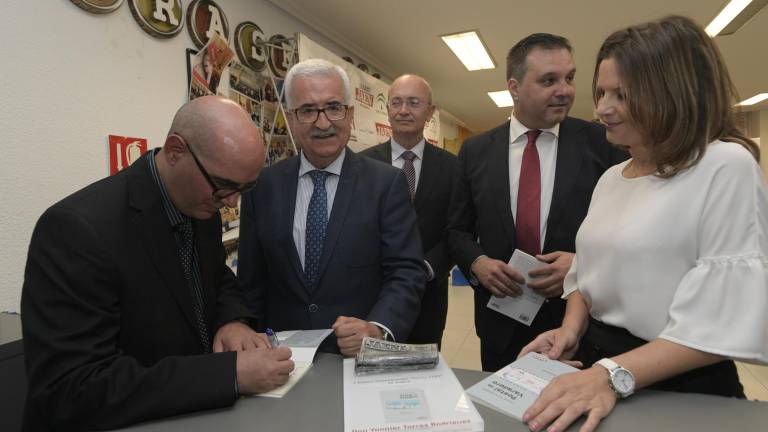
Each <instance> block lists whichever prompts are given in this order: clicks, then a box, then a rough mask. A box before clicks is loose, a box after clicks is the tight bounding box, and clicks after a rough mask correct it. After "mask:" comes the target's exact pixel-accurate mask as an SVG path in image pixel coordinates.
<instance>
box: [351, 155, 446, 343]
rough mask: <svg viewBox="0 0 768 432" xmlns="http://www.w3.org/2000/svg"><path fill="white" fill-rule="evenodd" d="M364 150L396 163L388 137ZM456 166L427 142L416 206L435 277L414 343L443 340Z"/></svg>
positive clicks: (423, 301) (412, 338)
mask: <svg viewBox="0 0 768 432" xmlns="http://www.w3.org/2000/svg"><path fill="white" fill-rule="evenodd" d="M361 154H363V155H365V156H369V157H371V158H373V159H376V160H379V161H382V162H384V163H387V164H392V143H391V142H390V141H387V142H385V143H382V144H379V145H377V146H373V147H371V148H369V149H367V150H365V151H363V152H362V153H361ZM456 167H457V164H456V156H454V155H452V154H451V153H449V152H447V151H445V150H443V149H441V148H438V147H435V146H433V145H431V144H429V143H425V145H424V158H423V160H422V161H421V173H420V175H419V184H418V186H417V187H416V197H415V198H414V200H413V206H414V208H415V209H416V217H417V219H418V223H419V234H420V235H421V246H422V248H423V249H424V253H425V256H426V259H427V262H428V263H429V265H430V266H431V267H432V271H433V272H434V273H435V277H434V279H432V280H431V281H429V282H427V286H426V290H425V291H424V297H423V298H422V299H421V311H420V312H419V318H418V320H417V321H416V325H414V327H413V331H412V332H411V336H410V337H409V339H408V341H409V342H411V343H440V339H441V337H442V334H443V329H445V319H446V315H447V313H448V274H449V273H450V270H451V267H453V260H452V259H451V255H450V250H449V248H448V231H447V225H448V205H449V204H450V201H451V191H452V190H453V176H454V175H455V172H456Z"/></svg>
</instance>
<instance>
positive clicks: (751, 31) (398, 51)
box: [270, 0, 768, 132]
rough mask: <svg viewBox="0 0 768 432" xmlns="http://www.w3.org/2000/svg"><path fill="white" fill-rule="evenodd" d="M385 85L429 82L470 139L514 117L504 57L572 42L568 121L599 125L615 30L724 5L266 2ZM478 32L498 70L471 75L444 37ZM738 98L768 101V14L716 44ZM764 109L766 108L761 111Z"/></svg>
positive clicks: (710, 0) (675, 1)
mask: <svg viewBox="0 0 768 432" xmlns="http://www.w3.org/2000/svg"><path fill="white" fill-rule="evenodd" d="M270 1H271V2H272V3H273V4H274V5H275V6H277V7H279V8H281V9H283V10H285V11H286V12H288V13H290V14H291V15H293V16H295V17H296V18H298V19H299V20H301V21H303V22H304V23H306V24H307V25H309V26H310V27H313V28H315V29H316V30H317V31H318V32H320V33H322V34H324V35H325V36H327V37H328V38H329V39H331V40H333V41H334V42H336V43H338V44H339V45H340V46H342V47H344V48H346V49H348V50H349V51H350V52H351V53H352V54H354V55H355V56H357V57H359V58H360V59H361V60H362V61H363V62H365V63H367V64H368V65H369V66H372V67H373V69H375V70H379V71H381V72H382V73H383V74H384V75H385V76H389V77H391V78H393V77H397V76H398V75H401V74H403V73H415V74H418V75H421V76H423V77H425V78H426V79H427V80H428V81H429V82H430V84H431V85H432V88H433V90H434V93H435V100H436V102H437V104H438V105H439V107H440V108H442V109H443V110H447V111H448V112H450V113H451V114H453V115H454V116H456V117H457V118H458V119H460V120H461V121H463V122H464V123H465V125H466V126H467V127H468V128H469V129H470V130H472V131H474V132H480V131H483V130H486V129H489V128H491V127H493V126H496V125H498V124H500V123H501V122H503V121H504V119H506V118H507V117H508V116H509V108H497V107H496V105H495V104H493V102H492V101H491V99H490V98H489V97H488V96H487V95H486V92H489V91H496V90H503V89H505V88H506V83H505V81H506V80H505V75H506V73H505V62H506V54H507V51H508V50H509V48H511V47H512V45H514V44H515V43H516V42H517V41H518V40H520V39H521V38H523V37H525V36H527V35H529V34H531V33H536V32H548V33H555V34H559V35H562V36H565V37H567V38H568V39H570V41H571V43H572V45H573V47H574V49H575V60H576V68H577V71H578V72H577V74H576V102H575V104H574V106H573V109H572V110H571V115H573V116H575V117H581V118H585V119H590V118H592V117H593V107H592V98H591V96H590V88H591V83H592V74H593V70H594V62H595V56H596V55H597V50H598V48H599V47H600V44H601V43H602V41H603V40H604V39H605V37H606V36H608V35H609V34H610V33H611V32H613V31H614V30H617V29H620V28H623V27H626V26H629V25H633V24H637V23H640V22H644V21H648V20H652V19H656V18H660V17H662V16H664V15H669V14H680V15H686V16H689V17H691V18H693V19H694V20H696V21H697V22H699V23H701V24H702V25H707V24H708V23H709V21H711V19H712V18H713V17H714V16H715V15H716V14H717V13H718V11H719V10H720V9H721V8H722V6H723V5H724V4H725V3H726V1H727V0H633V1H630V0H613V1H611V0H549V1H541V0H538V1H536V0H516V1H512V0H474V1H467V0H270ZM470 29H473V30H479V32H480V34H481V36H482V38H483V39H484V41H485V43H486V45H487V47H488V49H489V50H490V52H491V55H492V57H493V58H494V60H495V62H496V66H497V67H496V69H493V70H486V71H475V72H469V71H467V70H466V69H465V68H464V66H462V64H461V63H460V62H459V60H458V59H457V58H456V57H455V56H454V55H453V54H452V53H451V51H450V50H449V49H448V47H447V46H446V45H445V44H444V43H443V42H442V40H441V39H440V38H439V35H443V34H446V33H454V32H457V31H462V30H470ZM716 41H717V43H718V45H719V46H720V49H721V50H722V53H723V55H724V57H725V59H726V62H727V64H728V66H729V68H730V71H731V76H732V78H733V79H734V81H735V82H736V87H737V89H738V91H739V94H740V96H741V98H742V99H746V98H747V97H751V96H753V95H755V94H757V93H761V92H768V55H767V54H768V12H766V10H765V9H763V10H762V11H760V12H758V14H757V15H756V16H755V17H754V18H753V19H752V20H751V21H749V22H748V23H747V24H746V25H745V26H743V27H742V28H741V29H740V30H739V31H738V32H737V33H736V34H734V35H731V36H719V37H717V38H716ZM759 106H760V107H764V106H768V103H765V102H764V103H762V104H760V105H759Z"/></svg>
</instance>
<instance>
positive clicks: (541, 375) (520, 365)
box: [467, 353, 578, 421]
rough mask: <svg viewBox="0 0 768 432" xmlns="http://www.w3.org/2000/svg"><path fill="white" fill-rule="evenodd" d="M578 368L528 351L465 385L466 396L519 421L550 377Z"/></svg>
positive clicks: (574, 370)
mask: <svg viewBox="0 0 768 432" xmlns="http://www.w3.org/2000/svg"><path fill="white" fill-rule="evenodd" d="M576 371H578V369H576V368H575V367H572V366H569V365H567V364H565V363H563V362H560V361H557V360H550V359H549V357H547V356H546V355H544V354H539V353H528V354H526V355H525V356H523V357H521V358H519V359H517V360H515V361H514V362H512V363H510V364H508V365H507V366H504V367H503V368H502V369H500V370H499V371H497V372H496V373H494V374H493V375H490V376H488V377H486V378H485V379H484V380H482V381H480V382H479V383H477V384H475V385H473V386H472V387H470V388H468V389H467V394H468V395H469V397H470V398H471V399H472V400H473V401H475V402H477V403H479V404H481V405H485V406H487V407H488V408H491V409H494V410H496V411H498V412H500V413H502V414H505V415H508V416H510V417H514V418H516V419H518V420H520V421H522V418H523V413H525V410H527V409H528V407H530V406H531V405H533V403H534V402H535V401H536V399H537V398H538V397H539V394H541V391H542V390H544V387H546V386H547V384H549V382H550V381H551V380H552V378H554V377H556V376H558V375H562V374H566V373H569V372H576Z"/></svg>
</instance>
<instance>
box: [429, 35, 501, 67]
mask: <svg viewBox="0 0 768 432" xmlns="http://www.w3.org/2000/svg"><path fill="white" fill-rule="evenodd" d="M441 38H442V39H443V42H445V43H446V45H448V48H450V49H451V51H453V54H455V55H456V57H458V58H459V60H460V61H461V63H463V64H464V67H466V68H467V70H470V71H475V70H482V69H495V68H496V64H495V63H494V62H493V59H492V58H491V55H490V54H489V53H488V49H486V47H485V44H483V41H482V40H481V39H480V35H479V34H478V33H477V32H476V31H469V32H463V33H454V34H449V35H445V36H441Z"/></svg>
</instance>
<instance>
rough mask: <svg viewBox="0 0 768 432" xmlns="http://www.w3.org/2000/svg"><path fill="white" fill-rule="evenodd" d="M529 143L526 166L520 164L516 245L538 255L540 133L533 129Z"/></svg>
mask: <svg viewBox="0 0 768 432" xmlns="http://www.w3.org/2000/svg"><path fill="white" fill-rule="evenodd" d="M525 134H526V135H528V144H526V145H525V150H524V151H523V163H522V164H521V165H520V185H519V187H518V189H517V220H516V221H515V242H516V244H517V249H520V250H521V251H523V252H525V253H528V254H531V255H538V254H539V253H540V252H541V240H540V238H541V234H540V233H541V230H540V225H539V224H540V220H539V218H540V213H541V168H540V166H539V151H538V150H536V138H538V137H539V134H541V131H540V130H530V131H528V132H526V133H525Z"/></svg>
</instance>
